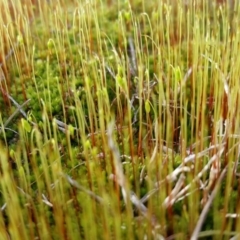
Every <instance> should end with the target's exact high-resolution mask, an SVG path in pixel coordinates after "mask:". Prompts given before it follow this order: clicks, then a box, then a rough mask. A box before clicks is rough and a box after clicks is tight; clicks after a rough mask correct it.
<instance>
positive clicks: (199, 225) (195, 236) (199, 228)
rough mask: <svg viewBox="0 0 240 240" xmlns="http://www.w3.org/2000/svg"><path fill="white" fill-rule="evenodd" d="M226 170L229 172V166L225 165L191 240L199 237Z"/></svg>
mask: <svg viewBox="0 0 240 240" xmlns="http://www.w3.org/2000/svg"><path fill="white" fill-rule="evenodd" d="M226 172H227V167H225V168H224V169H223V170H222V172H221V175H220V176H219V178H218V181H217V183H216V185H215V187H214V189H213V191H212V193H211V195H210V197H209V199H208V201H207V203H206V205H205V206H204V208H203V210H202V212H201V215H200V217H199V220H198V223H197V225H196V227H195V229H194V231H193V233H192V236H191V238H190V239H191V240H195V239H198V234H199V232H200V231H201V227H202V225H203V223H204V220H205V218H206V215H207V214H208V211H209V208H210V207H211V205H212V202H213V200H214V198H215V196H216V194H217V192H218V189H219V187H220V186H221V182H222V180H223V179H224V177H225V175H226Z"/></svg>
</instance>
